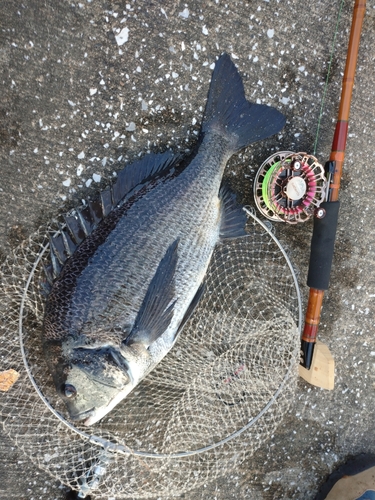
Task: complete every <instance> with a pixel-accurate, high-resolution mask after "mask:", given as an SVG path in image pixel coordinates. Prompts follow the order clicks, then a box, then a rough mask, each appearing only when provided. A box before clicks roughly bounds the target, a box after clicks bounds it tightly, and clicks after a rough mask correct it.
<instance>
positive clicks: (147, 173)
mask: <svg viewBox="0 0 375 500" xmlns="http://www.w3.org/2000/svg"><path fill="white" fill-rule="evenodd" d="M284 123H285V119H284V116H283V115H282V114H281V113H280V112H279V111H277V110H276V109H274V108H272V107H269V106H266V105H260V104H253V103H250V102H248V101H247V100H246V99H245V94H244V88H243V84H242V80H241V77H240V75H239V74H238V72H237V70H236V68H235V66H234V64H233V63H232V61H231V59H230V57H229V56H228V55H227V54H223V55H222V56H221V57H220V58H219V59H218V61H217V62H216V65H215V69H214V72H213V75H212V80H211V85H210V89H209V94H208V100H207V104H206V110H205V114H204V119H203V123H202V127H201V140H200V142H199V146H198V147H197V148H196V150H195V152H194V153H193V154H192V155H191V156H190V157H188V158H187V159H181V157H180V156H174V155H173V154H172V153H171V152H167V153H163V154H149V155H146V156H145V157H144V158H143V159H142V160H140V161H138V162H136V163H134V164H132V165H129V166H127V167H125V168H124V170H122V171H121V172H120V173H119V175H118V180H117V182H116V184H115V185H114V186H113V187H112V188H111V189H109V190H106V191H104V192H103V193H102V194H101V199H100V204H99V203H98V204H91V205H90V206H89V207H88V208H87V209H86V215H84V214H82V213H81V212H79V211H77V213H76V216H75V217H72V216H70V217H67V218H66V222H67V228H66V230H65V232H63V233H62V234H61V235H60V236H59V237H57V238H52V240H51V247H52V259H53V261H54V274H55V279H54V281H53V283H52V287H51V290H50V292H49V296H48V298H47V305H46V312H45V318H44V329H43V347H44V352H45V356H46V359H47V362H48V365H49V368H50V370H51V373H52V376H53V379H54V383H55V385H56V389H57V391H58V393H59V394H60V395H61V397H62V398H63V400H64V402H65V404H66V406H67V409H68V411H69V414H70V417H71V419H73V420H82V419H84V420H85V422H84V423H85V424H86V425H91V424H94V423H95V422H97V421H98V420H100V419H101V418H102V417H103V416H104V415H106V414H107V413H108V412H109V411H110V410H111V409H112V408H113V407H114V406H115V405H117V404H118V403H119V402H120V401H121V400H122V399H123V398H125V397H126V396H127V395H128V394H129V392H130V391H131V390H133V389H134V387H136V386H137V384H139V382H140V381H141V380H142V379H143V378H144V377H145V376H146V375H147V374H148V373H149V372H150V371H151V370H152V369H153V368H154V367H155V366H156V365H157V364H158V363H159V362H160V361H161V360H162V359H163V358H164V356H165V355H166V354H167V353H168V351H169V350H170V349H171V347H172V346H173V344H174V343H175V341H176V338H177V336H178V335H179V334H180V333H181V330H182V328H183V326H184V324H185V323H186V321H187V319H188V318H189V316H190V315H191V314H192V312H193V311H194V308H195V306H196V305H197V303H198V302H199V299H200V297H201V295H202V293H203V291H204V277H205V273H206V270H207V267H208V265H209V262H210V259H211V256H212V252H213V250H214V247H215V245H216V244H218V242H219V241H220V240H221V239H224V238H235V237H239V236H241V235H243V234H245V232H244V225H245V220H246V217H245V214H244V212H243V211H242V210H241V208H240V207H239V206H238V205H237V204H236V202H235V198H234V196H233V194H231V193H230V192H229V190H227V189H226V188H225V187H223V186H221V181H222V177H223V173H224V169H225V165H226V163H227V161H228V160H229V158H230V157H231V156H232V155H233V154H234V153H236V152H237V151H239V150H240V149H242V148H243V147H245V146H247V145H248V144H250V143H252V142H255V141H258V140H260V139H264V138H266V137H268V136H270V135H273V134H276V133H277V132H279V131H280V129H281V128H282V127H283V126H284ZM87 214H89V215H87ZM90 217H91V219H90ZM83 232H85V233H86V234H83ZM81 240H82V241H81ZM64 253H65V255H64ZM58 261H60V262H58ZM60 268H61V269H60Z"/></svg>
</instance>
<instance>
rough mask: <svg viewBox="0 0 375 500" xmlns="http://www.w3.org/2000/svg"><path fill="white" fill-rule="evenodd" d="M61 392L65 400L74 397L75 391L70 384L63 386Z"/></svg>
mask: <svg viewBox="0 0 375 500" xmlns="http://www.w3.org/2000/svg"><path fill="white" fill-rule="evenodd" d="M63 392H64V394H65V396H66V397H67V398H72V397H74V396H76V394H77V389H76V388H75V387H74V385H72V384H65V385H64V386H63Z"/></svg>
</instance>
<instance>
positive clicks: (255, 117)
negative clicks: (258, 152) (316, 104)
mask: <svg viewBox="0 0 375 500" xmlns="http://www.w3.org/2000/svg"><path fill="white" fill-rule="evenodd" d="M284 125H285V117H284V115H283V114H282V113H280V112H279V111H277V109H275V108H272V107H270V106H267V105H265V104H255V103H252V102H249V101H247V100H246V97H245V90H244V86H243V83H242V79H241V76H240V75H239V73H238V71H237V69H236V67H235V65H234V64H233V62H232V60H231V58H230V57H229V55H228V54H225V53H224V54H223V55H221V56H220V58H219V59H218V60H217V61H216V64H215V69H214V72H213V75H212V80H211V85H210V90H209V92H208V98H207V104H206V110H205V114H204V119H203V123H202V132H203V134H205V133H207V132H210V131H215V132H216V133H219V134H220V135H222V136H223V137H226V138H227V139H229V141H230V144H231V147H232V148H233V152H236V151H239V150H240V149H242V148H244V147H245V146H247V145H249V144H251V143H252V142H256V141H259V140H262V139H265V138H266V137H269V136H271V135H274V134H276V133H277V132H279V131H280V130H281V129H282V128H283V126H284Z"/></svg>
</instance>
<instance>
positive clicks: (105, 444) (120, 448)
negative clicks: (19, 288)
mask: <svg viewBox="0 0 375 500" xmlns="http://www.w3.org/2000/svg"><path fill="white" fill-rule="evenodd" d="M243 210H244V211H245V212H246V215H247V216H248V217H251V218H252V219H253V221H254V222H255V223H257V224H259V225H260V226H261V227H262V228H263V229H264V230H265V232H266V233H267V234H268V235H269V236H270V237H271V238H272V239H273V241H274V243H276V245H277V246H278V248H279V250H280V251H281V253H282V254H283V257H284V259H285V261H286V263H287V264H288V267H289V269H290V272H291V275H292V278H293V281H294V286H295V290H296V294H297V301H298V331H299V334H301V327H302V300H301V293H300V289H299V286H298V280H297V276H296V273H295V271H294V269H293V266H292V263H291V261H290V259H289V257H288V255H287V253H286V251H285V249H284V248H283V247H282V246H281V243H280V242H279V240H278V239H277V238H276V236H275V235H274V234H273V232H272V231H271V230H270V229H269V227H267V225H266V224H265V223H264V222H262V221H261V220H260V219H258V217H256V215H255V214H254V213H253V212H252V211H251V208H250V207H244V208H243ZM48 248H49V243H47V244H45V245H44V246H43V247H42V250H41V251H40V252H39V255H38V258H37V259H36V261H35V262H34V264H33V267H32V269H31V271H30V274H29V276H28V279H27V281H26V284H25V287H24V290H23V294H22V299H21V304H20V310H19V321H18V329H19V343H20V350H21V356H22V360H23V364H24V366H25V369H26V373H27V375H28V377H29V379H30V382H31V384H32V385H33V387H34V389H35V391H36V392H37V394H38V396H39V397H40V399H41V400H42V401H43V403H44V404H45V405H46V407H47V408H48V409H49V411H50V412H51V413H52V414H53V415H54V416H55V417H56V418H57V419H58V420H60V421H61V422H62V423H63V424H64V425H65V426H66V427H67V428H68V429H69V430H71V431H73V432H74V433H76V434H78V435H79V436H80V437H81V438H83V439H84V440H86V441H88V442H90V443H92V444H94V445H96V446H101V447H102V448H103V449H104V450H105V451H108V452H113V453H120V454H123V455H135V456H139V457H143V458H155V459H166V458H168V459H170V458H174V459H178V458H184V457H189V456H193V455H197V454H199V453H203V452H206V451H210V450H213V449H215V448H218V447H219V446H223V445H224V444H226V443H228V442H229V441H231V440H232V439H235V438H237V437H238V436H240V435H241V434H243V433H244V432H245V431H246V430H248V429H249V428H250V427H251V426H253V425H254V424H255V423H256V422H257V421H258V420H259V419H260V418H261V417H262V416H263V415H264V414H265V413H266V412H267V411H268V410H269V409H270V407H271V406H272V404H273V403H274V402H275V401H276V399H277V398H278V396H279V394H280V393H281V391H282V389H283V388H284V386H285V384H286V382H287V381H288V380H289V378H290V376H291V373H292V371H293V370H294V369H295V366H294V363H291V364H290V366H289V368H288V370H287V372H286V374H285V376H284V378H283V380H282V382H281V384H280V386H279V387H278V389H277V390H276V392H275V393H274V394H273V396H272V397H271V399H270V400H269V401H268V403H267V404H266V405H265V406H264V407H263V409H262V410H261V411H260V412H259V413H258V414H257V415H256V416H255V417H254V418H252V419H251V420H249V422H248V423H247V424H246V425H244V426H243V427H241V428H240V429H238V430H237V431H234V432H232V433H231V434H229V435H228V436H226V437H225V438H224V439H221V440H220V441H217V442H215V443H212V444H210V445H207V446H204V447H201V448H197V449H195V450H190V451H181V452H176V453H151V452H145V451H140V450H134V449H130V448H129V447H127V446H126V445H123V444H117V443H113V442H111V441H108V440H106V439H103V438H101V437H99V436H95V435H90V434H87V433H86V432H83V431H81V430H80V429H77V428H76V427H75V426H74V425H72V424H71V423H70V422H68V421H67V420H66V419H65V418H64V417H63V416H62V415H61V414H60V413H59V412H58V411H56V410H55V409H54V408H53V406H52V405H51V404H50V403H49V402H48V400H47V398H46V397H45V396H44V394H43V393H42V391H41V390H40V389H39V387H38V384H37V383H36V381H35V379H34V376H33V374H32V373H31V369H30V367H29V364H28V361H27V356H26V352H25V347H24V343H23V313H24V310H25V303H26V297H27V293H28V289H29V286H30V283H31V281H32V279H33V277H34V273H35V271H36V269H37V267H38V266H39V264H40V262H41V260H42V257H43V255H44V254H45V252H46V251H48Z"/></svg>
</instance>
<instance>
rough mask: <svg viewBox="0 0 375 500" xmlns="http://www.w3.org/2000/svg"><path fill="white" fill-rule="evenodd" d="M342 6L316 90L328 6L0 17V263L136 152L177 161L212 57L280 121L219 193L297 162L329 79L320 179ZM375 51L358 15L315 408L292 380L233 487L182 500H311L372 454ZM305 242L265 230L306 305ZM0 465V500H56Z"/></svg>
mask: <svg viewBox="0 0 375 500" xmlns="http://www.w3.org/2000/svg"><path fill="white" fill-rule="evenodd" d="M353 3H354V2H351V1H344V2H343V4H342V12H341V16H340V19H339V21H338V27H337V38H336V45H335V48H334V52H333V62H332V66H331V72H330V75H329V77H328V80H327V71H328V63H329V60H330V53H331V48H332V42H333V39H334V34H335V30H336V21H337V16H338V12H339V9H340V5H341V2H328V1H326V0H325V1H308V2H305V3H304V4H303V5H302V4H301V3H300V2H297V1H294V0H292V1H288V2H287V1H275V0H270V1H260V0H258V1H252V2H250V1H238V2H237V1H232V2H229V1H228V2H224V1H222V0H216V1H202V2H199V1H193V0H191V1H188V2H180V1H176V2H172V1H169V0H167V1H164V2H161V1H144V2H131V1H130V0H129V1H128V2H120V1H119V2H103V1H86V0H82V2H72V1H71V2H68V1H62V2H54V1H51V0H46V1H43V2H41V1H38V0H30V1H28V2H24V3H21V2H12V1H8V0H3V1H2V3H1V6H0V10H1V13H0V19H1V20H0V23H1V28H0V36H1V42H0V43H1V45H0V71H1V77H0V86H1V87H0V173H1V180H0V210H1V212H0V213H1V217H0V252H1V257H2V258H4V257H5V256H6V255H7V254H8V253H9V252H11V251H12V250H13V249H14V248H15V247H16V246H17V245H18V244H19V242H20V241H22V240H23V239H25V238H26V237H27V236H28V235H29V234H32V233H33V232H34V231H35V230H36V229H37V228H39V227H40V226H41V225H43V224H46V223H47V222H48V221H50V220H51V219H52V218H53V217H56V216H57V215H58V214H59V213H61V212H62V211H66V210H67V208H69V207H71V206H75V205H77V204H79V203H80V202H81V200H82V199H87V197H89V196H92V194H93V193H94V192H95V189H94V188H97V189H99V188H100V187H102V186H104V185H105V184H107V183H108V182H109V181H110V179H111V178H112V177H113V172H115V171H116V170H118V169H119V168H121V166H122V165H123V164H124V162H125V161H127V160H131V159H133V158H134V157H136V156H137V155H138V154H139V153H145V152H146V151H148V150H159V149H161V150H163V149H165V148H166V147H171V148H173V149H174V150H176V151H177V150H181V151H184V150H185V149H188V148H189V147H191V145H192V144H193V142H194V140H195V138H196V135H197V132H198V130H199V124H200V121H201V117H202V112H203V109H204V105H205V99H206V95H207V89H208V83H209V80H210V77H211V72H212V65H213V63H214V61H215V58H216V57H217V56H218V55H219V54H220V53H221V52H223V51H227V52H228V53H230V54H231V55H232V58H233V59H234V61H235V63H236V64H237V65H238V68H239V70H240V72H241V74H242V75H243V79H244V84H245V89H246V94H247V96H248V98H249V99H252V100H260V101H261V102H264V103H267V104H270V105H273V106H277V107H278V109H280V110H281V111H282V112H283V113H285V115H286V116H287V124H286V126H285V128H284V130H283V131H282V132H281V134H280V135H279V136H277V137H273V138H270V139H268V140H266V141H263V142H261V143H259V144H255V145H254V146H252V147H249V148H247V149H246V150H245V151H243V152H242V153H241V154H239V155H238V156H236V157H234V158H232V160H231V161H230V163H229V165H228V167H227V170H226V177H227V179H228V180H229V182H230V184H231V185H232V186H233V187H234V188H235V189H236V190H237V191H238V192H239V193H240V196H241V199H242V201H243V202H244V203H246V204H253V200H252V180H253V178H254V176H255V173H256V171H257V169H258V168H259V166H260V164H261V163H262V161H264V159H265V158H267V157H268V156H269V155H270V154H271V153H273V152H275V151H278V150H294V151H308V152H310V153H312V152H313V147H314V142H315V139H316V134H317V127H318V121H319V112H320V107H321V105H322V98H323V94H324V89H325V82H326V80H327V82H328V84H327V87H326V95H325V101H324V103H323V115H322V118H321V124H320V125H321V126H320V131H319V135H318V141H317V150H316V156H317V157H318V158H319V159H320V161H321V162H322V163H324V162H325V161H326V160H327V159H328V157H329V153H330V147H331V142H332V136H333V129H334V123H335V119H336V116H337V110H338V102H339V97H340V89H341V80H342V74H343V70H344V64H345V55H346V47H347V42H348V36H349V30H350V23H351V14H352V6H353ZM124 28H127V30H125V31H122V32H121V30H123V29H124ZM120 32H121V35H122V39H120V38H119V36H120ZM124 37H125V38H124ZM126 38H127V41H125V42H124V43H122V44H121V45H120V43H121V42H122V41H124V40H125V39H126ZM374 42H375V4H374V2H373V1H371V2H368V3H367V15H366V17H365V21H364V26H363V33H362V41H361V49H360V53H359V59H358V68H357V74H356V84H355V88H354V92H353V102H352V107H351V117H350V128H349V137H348V145H347V153H346V160H345V164H344V174H343V179H342V185H341V191H340V199H341V203H342V205H341V211H340V221H339V227H338V233H337V243H336V250H335V257H334V264H333V272H332V277H331V284H330V289H329V291H328V292H327V294H326V297H325V301H324V307H323V311H322V323H321V329H320V339H321V340H322V341H323V342H324V343H326V344H327V345H328V346H329V348H330V349H331V351H332V353H333V356H334V358H335V362H336V375H335V389H334V390H333V391H330V392H328V391H325V390H322V389H320V388H316V387H313V386H309V385H308V384H307V383H305V382H304V381H302V380H301V381H300V383H299V387H298V391H297V393H296V396H295V401H294V402H293V405H292V409H291V413H290V415H288V416H287V417H286V418H285V420H284V421H283V422H282V424H281V425H280V428H279V430H278V431H277V433H275V435H274V436H273V438H272V439H271V440H270V441H268V442H267V443H264V445H263V446H262V448H261V449H260V450H259V452H258V453H257V454H256V456H253V457H249V458H248V459H247V460H246V461H245V462H244V463H242V464H241V466H240V468H239V470H238V473H237V474H235V475H233V474H232V473H231V474H230V475H228V477H224V478H222V479H220V480H217V481H214V482H213V483H211V484H207V486H206V487H205V488H201V489H199V490H196V491H193V492H191V493H189V494H185V495H184V496H182V497H181V498H197V499H200V498H212V499H214V498H216V499H231V498H248V499H255V500H257V499H266V500H268V499H280V500H281V499H301V500H302V499H313V498H314V495H315V494H316V492H317V489H318V486H319V484H320V483H321V482H322V481H323V480H324V478H325V477H326V476H327V475H328V474H329V473H330V472H331V471H332V470H333V469H334V468H335V467H336V466H337V465H338V464H340V463H342V462H343V461H345V459H346V457H348V456H349V455H355V454H358V453H361V452H375V444H374V443H375V439H374V438H375V425H374V418H373V408H374V406H375V393H374V389H375V375H374V367H375V347H374V340H373V335H374V323H375V319H374V307H373V302H374V297H375V248H374V238H373V225H374V224H373V214H374V210H375V201H374V191H375V182H374V173H373V162H374V153H373V142H374V133H373V128H374V124H375V107H374V104H373V82H374V79H375V75H374V72H375V69H374V68H375V60H374V59H375V52H374ZM311 231H312V225H311V223H306V224H304V225H299V226H295V227H286V226H285V225H281V226H280V225H278V226H277V227H276V234H277V236H278V237H279V238H280V239H281V241H282V242H284V243H286V244H287V246H288V248H289V251H290V257H291V259H292V261H293V262H294V263H295V265H296V266H297V267H298V269H299V273H300V274H299V276H300V285H301V288H302V292H303V294H304V296H306V286H305V276H306V273H307V264H308V255H309V244H310V238H311ZM275 290H276V292H277V281H275ZM0 450H1V456H0V478H1V484H2V488H1V490H2V491H0V498H4V499H5V498H7V499H10V498H12V499H13V498H17V499H19V498H24V499H31V498H34V499H37V498H40V499H49V498H51V499H52V498H56V499H58V500H60V499H62V498H63V496H64V490H63V488H61V486H59V485H58V484H56V483H54V482H53V481H52V480H51V479H50V478H49V477H46V475H45V474H44V473H43V472H41V471H38V470H37V469H36V468H35V467H34V466H33V463H32V461H31V460H30V459H28V458H26V457H24V456H23V455H22V453H21V452H19V451H17V450H16V449H14V447H13V444H12V442H11V441H10V440H9V439H8V438H6V437H5V436H3V435H2V436H1V445H0ZM171 494H173V492H172V491H171ZM95 498H100V497H99V496H96V497H95Z"/></svg>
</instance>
